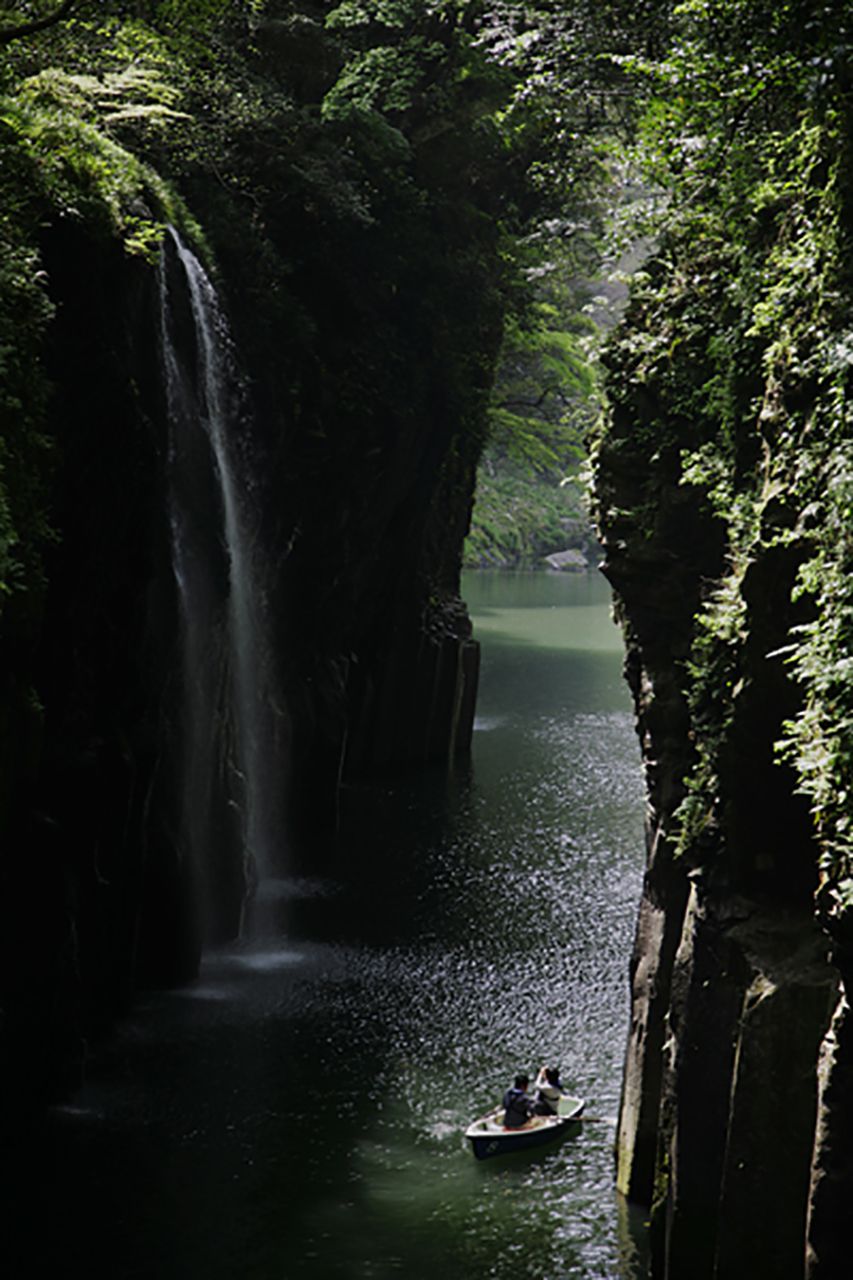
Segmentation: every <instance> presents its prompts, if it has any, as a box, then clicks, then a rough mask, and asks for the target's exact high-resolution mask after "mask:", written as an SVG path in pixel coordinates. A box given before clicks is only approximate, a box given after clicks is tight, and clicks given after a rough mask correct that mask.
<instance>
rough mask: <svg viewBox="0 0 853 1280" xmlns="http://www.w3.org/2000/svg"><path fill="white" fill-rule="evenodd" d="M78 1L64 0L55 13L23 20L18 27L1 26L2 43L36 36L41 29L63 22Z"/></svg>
mask: <svg viewBox="0 0 853 1280" xmlns="http://www.w3.org/2000/svg"><path fill="white" fill-rule="evenodd" d="M76 3H77V0H62V4H61V5H60V6H59V8H58V9H54V11H53V13H48V14H45V16H44V17H43V18H34V19H33V21H32V22H22V23H21V24H20V26H17V27H0V45H3V44H11V42H12V41H13V40H20V39H21V38H22V37H23V36H34V35H35V34H36V33H37V32H39V31H45V30H46V29H47V28H48V27H52V26H54V25H55V24H56V23H57V22H61V21H62V19H63V18H67V17H68V15H69V13H70V12H71V10H72V9H73V8H74V6H75V4H76Z"/></svg>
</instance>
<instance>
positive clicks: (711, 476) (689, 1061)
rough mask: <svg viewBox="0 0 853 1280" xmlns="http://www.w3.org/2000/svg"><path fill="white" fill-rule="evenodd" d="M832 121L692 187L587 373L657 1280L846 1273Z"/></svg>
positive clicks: (638, 1107)
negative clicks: (612, 337) (603, 356)
mask: <svg viewBox="0 0 853 1280" xmlns="http://www.w3.org/2000/svg"><path fill="white" fill-rule="evenodd" d="M847 122H849V109H848V111H847V114H844V113H843V112H841V113H837V112H835V111H832V112H825V104H824V107H823V108H819V109H816V110H814V112H813V113H812V115H811V116H810V118H809V120H808V123H807V124H805V123H802V122H801V127H800V129H799V130H797V129H794V128H793V127H792V128H791V131H790V133H784V132H781V133H780V132H776V133H774V132H773V130H772V126H767V124H766V123H765V125H763V126H762V127H763V128H768V127H769V128H770V134H771V137H770V138H769V140H768V138H767V137H766V136H765V139H764V142H765V145H766V151H765V152H764V153H762V155H761V156H758V155H757V154H756V153H757V152H758V151H760V148H761V143H757V142H756V137H757V134H756V133H755V132H753V133H752V134H751V136H750V138H749V139H748V140H747V138H746V135H745V134H744V136H743V139H742V142H743V148H744V149H743V150H742V151H738V146H739V143H738V142H737V141H735V142H733V143H732V149H731V150H729V152H728V153H727V161H728V163H729V164H730V170H729V172H728V175H727V176H723V177H721V176H720V169H719V167H717V168H716V169H714V166H713V164H711V165H709V167H708V171H709V172H712V173H713V174H714V176H713V178H712V179H711V180H707V178H706V180H705V182H704V185H703V184H702V182H701V181H700V179H699V178H698V177H694V181H693V185H692V186H691V185H690V183H689V182H685V188H686V189H687V194H689V195H690V199H685V203H684V205H683V206H680V205H678V202H677V201H676V207H675V208H674V209H673V211H672V213H671V216H670V219H669V227H668V229H667V231H666V233H665V234H664V235H663V236H662V237H661V239H660V240H659V242H658V244H657V245H656V248H655V251H654V253H653V255H652V256H651V257H650V259H649V261H648V263H647V264H646V267H645V269H644V271H643V272H642V273H641V275H640V277H639V279H638V280H637V281H636V283H635V287H634V291H633V298H632V301H631V303H630V306H629V309H628V312H627V315H626V319H625V323H624V325H623V327H622V331H621V333H620V334H619V336H618V337H617V339H616V341H615V342H614V343H613V344H612V345H611V348H610V351H609V354H608V356H607V362H608V383H609V392H610V399H611V408H610V411H609V415H608V418H607V421H606V424H605V425H604V428H603V431H602V435H601V438H600V441H599V445H598V454H597V461H596V487H597V501H598V510H599V523H600V528H601V532H602V537H603V542H604V549H605V556H606V564H605V572H606V573H607V575H608V576H609V578H610V580H611V582H612V583H613V586H614V588H615V591H616V598H617V609H618V612H619V615H620V617H621V620H622V623H623V626H624V629H625V635H626V642H627V665H626V674H627V677H628V680H629V682H630V685H631V689H632V691H633V695H634V701H635V706H636V712H637V728H638V733H639V737H640V743H641V748H642V752H643V759H644V763H645V770H646V778H647V785H648V796H649V817H648V868H647V873H646V878H645V887H644V894H643V901H642V905H641V909H640V915H639V923H638V929H637V937H636V944H635V949H634V955H633V959H632V965H631V983H632V1016H631V1028H630V1036H629V1044H628V1050H627V1057H626V1067H625V1077H624V1088H623V1096H622V1107H621V1115H620V1120H619V1130H618V1150H617V1177H618V1185H619V1187H620V1189H621V1190H622V1191H623V1192H624V1193H625V1194H626V1195H627V1196H629V1197H630V1198H632V1199H635V1200H638V1201H640V1202H642V1203H645V1204H647V1205H650V1206H651V1222H652V1234H653V1254H654V1274H655V1275H656V1276H659V1277H669V1278H670V1280H681V1278H682V1277H685V1276H688V1275H689V1276H690V1277H708V1280H711V1278H712V1277H715V1278H716V1280H738V1278H739V1277H743V1278H744V1280H747V1277H749V1278H750V1280H754V1277H757V1276H772V1277H774V1280H785V1278H786V1277H791V1280H794V1278H795V1277H796V1278H797V1280H800V1278H801V1277H803V1276H804V1275H807V1276H809V1277H810V1278H811V1280H817V1277H820V1278H821V1280H829V1277H838V1276H841V1275H843V1274H845V1273H846V1270H847V1267H848V1264H847V1263H846V1262H845V1261H844V1252H845V1248H846V1246H845V1244H844V1233H845V1225H844V1218H845V1211H844V1209H843V1204H844V1202H845V1198H846V1197H848V1196H849V1193H850V1186H849V1172H848V1170H849V1167H850V1166H849V1152H850V1149H851V1148H850V1138H851V1132H850V1118H849V1106H848V1105H847V1103H846V1101H845V1098H846V1096H847V1091H846V1088H845V1085H846V1082H847V1081H848V1079H849V1073H850V1069H851V1068H850V1058H849V1053H850V1045H849V1013H848V1004H847V990H848V982H849V978H850V933H849V894H848V888H849V884H850V880H849V874H850V872H849V866H850V862H849V837H848V835H847V831H848V822H849V809H850V805H849V797H848V792H847V788H848V784H849V772H848V770H849V758H850V756H849V750H850V747H849V744H850V727H849V726H850V721H849V719H848V718H847V717H848V715H849V705H850V702H849V686H848V678H847V676H846V672H847V670H848V669H849V663H850V652H851V650H850V633H849V625H848V623H847V622H845V621H843V619H844V618H848V617H849V606H848V604H847V600H848V595H849V585H848V583H849V563H850V562H849V545H850V544H849V539H850V528H851V526H850V508H849V503H848V500H847V498H848V495H849V487H848V481H847V478H846V477H847V474H848V470H847V468H848V462H847V459H849V456H850V447H851V418H850V407H849V406H850V399H849V395H850V368H851V365H850V358H849V347H848V345H847V343H848V338H847V337H846V336H845V335H847V334H848V333H849V315H850V306H851V301H853V293H851V279H850V272H849V263H850V244H849V228H850V226H851V218H850V200H849V194H850V192H849V172H850V162H849V127H848V123H847ZM735 136H736V135H732V137H735ZM770 156H772V160H771V159H770V158H769V157H770ZM691 193H692V194H691ZM681 194H682V195H683V194H685V193H684V192H682V193H681ZM845 1153H847V1154H845Z"/></svg>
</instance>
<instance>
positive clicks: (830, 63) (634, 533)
mask: <svg viewBox="0 0 853 1280" xmlns="http://www.w3.org/2000/svg"><path fill="white" fill-rule="evenodd" d="M674 21H675V23H676V24H677V26H676V30H675V33H674V37H673V40H672V42H671V45H670V48H669V49H668V50H667V51H666V52H665V54H664V56H662V57H660V56H659V57H657V58H637V57H628V58H625V59H623V60H622V65H623V66H626V67H628V66H630V67H631V69H632V70H633V71H635V72H636V73H639V74H642V75H645V76H646V77H647V78H648V82H649V84H650V86H651V88H652V95H653V96H652V101H651V104H650V106H649V108H648V111H647V113H646V116H645V119H644V122H643V128H642V145H643V147H644V148H645V154H646V156H647V158H648V162H649V169H648V172H649V175H650V181H652V182H654V183H657V184H659V185H660V186H661V187H663V188H664V189H665V190H666V192H667V207H666V212H665V215H664V225H663V226H662V227H660V228H659V229H658V236H659V240H658V244H657V247H656V250H655V254H654V256H653V258H652V259H651V261H650V263H649V264H648V267H647V269H646V271H645V272H644V273H642V274H641V276H640V278H639V279H638V280H637V282H636V285H635V288H634V292H633V300H632V302H631V305H630V308H629V312H628V318H627V321H626V324H625V325H624V327H623V329H622V331H621V333H620V334H618V336H617V339H616V342H615V345H614V346H613V348H612V349H611V351H610V353H609V354H608V357H607V362H608V365H609V367H610V375H609V390H610V395H611V399H612V401H613V404H614V410H613V413H612V415H611V424H610V427H609V428H608V432H606V433H605V437H604V441H603V445H602V447H603V449H604V451H605V453H606V451H607V450H610V451H611V456H615V455H614V454H613V451H614V450H621V454H620V456H622V455H624V457H625V458H627V457H628V456H631V457H633V458H634V459H635V460H636V463H637V464H639V463H640V460H641V459H646V460H647V471H646V473H645V474H643V473H640V474H641V476H642V478H641V480H640V482H639V490H640V492H642V493H645V494H648V499H644V501H645V502H646V505H645V506H644V505H643V501H638V502H637V503H636V505H635V506H634V508H633V510H632V511H631V512H628V513H625V512H622V513H619V514H618V516H617V514H616V513H615V512H614V513H611V514H609V515H608V513H607V512H604V513H603V520H604V523H605V525H606V526H609V527H611V528H615V527H616V524H617V522H618V527H619V536H620V537H621V536H629V537H635V538H637V539H638V541H642V540H643V539H657V538H660V537H661V536H666V535H665V534H662V527H663V526H662V522H663V521H664V520H665V515H663V514H661V512H660V511H659V510H658V509H656V507H655V502H654V497H653V494H654V493H655V486H656V485H660V484H661V483H662V482H663V483H665V484H669V483H680V484H681V486H683V487H684V488H685V489H688V488H689V490H690V491H691V492H692V494H693V495H694V501H695V503H696V505H697V507H698V508H699V509H701V510H704V512H705V519H706V521H707V522H708V523H707V526H706V527H708V528H710V527H711V525H712V524H715V527H716V528H718V529H721V530H723V531H724V551H723V557H722V563H721V566H720V568H719V570H718V573H717V576H716V577H715V578H708V579H706V580H705V581H704V583H703V585H702V591H701V600H700V605H699V609H698V612H697V614H696V617H695V619H694V627H693V648H692V653H691V656H690V659H689V661H688V662H687V663H686V664H685V667H684V671H683V690H684V693H685V696H686V698H687V702H688V706H689V710H690V717H691V729H690V733H691V738H692V740H693V742H694V745H695V752H696V763H695V766H694V769H693V772H692V774H691V775H690V776H689V777H688V778H687V779H686V780H685V783H686V799H685V800H684V802H683V804H682V806H681V809H680V813H679V839H680V847H681V849H682V850H683V851H684V852H687V853H689V854H690V855H691V856H692V857H694V858H696V859H701V858H704V857H706V856H709V850H710V849H712V848H713V847H716V850H717V855H718V856H719V855H720V852H721V851H720V847H719V833H718V834H717V836H715V837H713V839H716V840H717V845H716V846H714V845H713V839H712V841H711V843H710V844H709V842H708V840H709V834H710V835H713V829H714V827H715V824H716V817H717V815H718V814H720V813H721V812H725V809H726V805H727V804H728V803H729V801H730V798H731V796H732V795H733V793H734V792H735V791H736V789H737V785H738V778H737V773H738V768H739V763H738V761H737V759H736V758H733V755H732V752H733V748H732V742H733V741H735V740H736V739H737V734H738V732H740V731H741V720H740V714H741V713H740V710H739V708H740V706H741V704H742V703H743V702H744V701H746V702H747V703H748V701H749V697H750V690H751V689H754V688H756V687H765V686H766V687H767V688H771V687H772V688H775V689H778V687H779V686H778V682H777V683H774V682H773V680H771V679H770V677H769V676H768V674H767V673H768V670H769V668H770V666H771V665H773V664H776V665H778V663H779V662H780V660H781V657H782V656H784V657H785V660H786V662H787V666H788V670H789V673H790V677H791V679H792V680H793V681H794V682H795V686H796V691H793V690H792V691H791V693H790V695H789V696H790V698H791V699H793V698H794V697H795V696H797V695H798V696H799V699H800V703H801V710H800V712H799V714H797V715H795V716H793V717H790V718H789V719H788V720H787V723H786V725H785V726H782V725H781V724H780V727H779V735H780V738H781V739H782V742H781V746H780V757H781V761H782V762H784V763H787V764H789V765H792V766H793V768H794V770H795V774H796V777H797V778H798V781H799V785H800V787H801V788H802V790H803V791H804V793H805V794H806V795H808V797H809V798H810V801H811V804H812V810H813V814H814V818H815V830H816V835H817V840H818V843H819V847H820V851H821V852H820V859H821V868H822V873H823V875H824V877H825V881H826V886H827V888H826V892H827V899H828V903H829V907H830V909H837V910H846V909H847V905H846V903H847V899H846V898H845V896H844V893H842V892H841V888H840V886H842V885H845V884H849V883H850V880H851V870H853V839H851V831H852V830H853V829H851V820H853V792H851V790H850V787H849V781H848V780H849V776H850V770H851V765H853V679H851V676H850V672H851V669H853V659H851V654H853V647H851V646H853V625H851V619H853V593H851V588H850V585H849V584H850V581H851V572H850V570H851V568H853V563H851V550H853V532H851V515H850V513H851V510H853V507H851V497H853V490H851V485H850V480H849V476H850V458H851V453H850V450H851V439H853V433H852V432H851V429H852V428H853V413H851V407H850V389H851V386H850V382H851V380H850V373H851V367H853V365H851V359H850V350H851V343H850V326H849V309H850V303H851V292H852V291H851V285H852V284H853V274H851V270H850V266H849V263H850V249H851V244H850V227H851V225H853V219H851V200H850V195H851V188H850V183H849V173H850V165H851V154H850V140H851V107H850V100H849V88H848V72H847V67H846V54H845V48H846V47H849V34H850V30H851V24H853V6H850V5H848V4H845V5H842V6H840V7H839V6H837V5H832V6H830V5H814V4H810V3H809V4H806V3H801V2H799V0H790V2H789V3H783V4H773V5H771V4H764V3H762V4H757V5H755V4H751V3H750V4H747V3H745V2H743V0H690V2H688V3H684V4H680V5H679V6H677V8H676V10H675V11H674ZM631 419H632V426H631V430H630V433H628V432H627V429H623V428H620V431H622V434H619V433H617V432H616V430H615V425H614V424H615V423H616V422H619V423H625V422H627V421H628V420H631ZM620 465H622V466H624V465H625V461H624V460H623V461H622V462H620ZM626 531H627V533H626ZM774 557H775V558H774ZM768 563H773V564H780V565H781V564H785V565H786V566H792V567H789V568H788V569H787V572H789V574H791V575H793V576H792V577H791V578H790V580H789V582H788V587H787V602H785V601H784V600H783V603H782V605H781V607H780V609H779V613H778V616H777V618H776V620H775V623H774V624H772V625H771V622H770V621H769V620H768V618H767V616H766V610H767V605H766V602H763V601H762V599H761V598H760V597H756V595H755V590H754V588H753V587H751V586H750V583H751V581H754V580H755V574H756V571H758V572H759V573H760V572H761V570H762V566H763V565H765V564H768ZM798 563H799V565H800V568H799V573H798V575H797V573H796V566H797V564H798ZM803 617H805V618H806V619H807V620H806V621H803ZM789 627H790V630H788V629H787V628H789ZM774 632H778V635H776V638H775V641H774V640H773V639H771V636H772V635H773V634H774ZM756 634H759V635H761V636H762V637H766V638H767V642H766V647H765V650H764V652H759V653H757V652H756V644H757V643H759V642H758V641H757V640H756ZM771 648H772V649H773V652H769V650H770V649H771ZM744 714H745V715H746V714H749V713H748V712H745V713H744ZM833 895H834V897H833ZM842 899H844V901H842ZM833 902H834V907H833Z"/></svg>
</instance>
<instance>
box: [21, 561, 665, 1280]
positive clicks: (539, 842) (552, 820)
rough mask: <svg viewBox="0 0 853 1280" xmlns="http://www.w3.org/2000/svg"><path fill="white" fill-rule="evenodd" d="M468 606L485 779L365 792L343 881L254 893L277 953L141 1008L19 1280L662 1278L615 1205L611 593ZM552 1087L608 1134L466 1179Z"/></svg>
mask: <svg viewBox="0 0 853 1280" xmlns="http://www.w3.org/2000/svg"><path fill="white" fill-rule="evenodd" d="M465 590H466V595H467V598H468V600H469V601H470V603H471V607H472V612H473V614H474V617H475V625H476V629H477V633H478V635H479V636H480V638H481V640H482V641H483V645H484V669H483V679H482V690H481V697H480V703H479V718H478V722H477V731H476V734H475V746H474V753H473V759H472V762H471V764H470V765H469V766H467V767H466V768H464V769H462V770H460V771H457V772H455V773H453V774H452V775H451V776H449V777H448V776H447V775H446V773H444V772H442V771H440V772H437V773H433V774H430V775H428V776H427V777H425V778H420V779H417V780H414V781H408V782H404V783H398V784H395V785H393V786H391V787H385V788H375V789H370V790H364V789H361V790H354V791H353V792H351V793H350V794H349V796H348V801H347V808H348V810H349V813H350V819H349V821H348V823H347V826H346V832H347V834H346V836H345V838H344V840H343V842H342V848H341V850H340V857H339V860H338V862H337V863H336V865H335V866H334V868H333V869H332V870H331V871H330V873H329V874H328V875H325V876H323V877H320V878H317V877H310V878H298V877H294V878H293V879H291V880H283V881H278V882H274V883H271V884H268V885H267V886H265V895H266V897H267V898H268V900H269V903H271V904H272V908H273V910H274V912H275V913H276V915H277V918H278V920H279V921H280V922H282V923H283V927H284V931H283V933H281V934H280V935H279V936H277V937H270V938H267V939H266V940H265V941H264V942H263V943H262V944H260V945H257V946H256V947H254V948H234V949H232V950H231V951H228V952H223V953H221V954H218V955H215V956H211V957H210V958H209V959H208V960H207V962H206V963H205V965H204V969H203V972H202V974H201V976H200V978H199V981H198V982H197V983H196V984H194V985H193V986H192V987H189V988H187V989H185V990H182V991H179V992H174V993H170V994H166V995H157V996H152V997H150V998H149V999H148V1000H146V1001H145V1002H143V1003H142V1004H141V1005H139V1006H138V1007H137V1009H136V1011H135V1013H134V1015H133V1017H132V1019H131V1020H129V1021H128V1022H127V1024H126V1025H125V1026H124V1027H123V1029H122V1031H121V1033H120V1035H119V1037H118V1038H117V1040H116V1041H115V1043H114V1044H112V1046H111V1047H110V1048H109V1050H108V1051H105V1052H104V1053H103V1054H102V1055H101V1056H100V1058H99V1060H98V1061H97V1063H96V1064H94V1066H93V1073H92V1078H91V1081H90V1084H89V1085H88V1086H87V1088H86V1090H85V1091H84V1093H83V1095H82V1096H81V1097H80V1099H78V1101H77V1103H76V1105H75V1106H74V1107H73V1108H68V1109H66V1110H65V1111H60V1112H58V1113H57V1115H56V1116H55V1117H54V1119H53V1122H52V1123H51V1125H50V1126H49V1127H48V1129H47V1132H46V1134H45V1136H44V1140H43V1145H42V1147H41V1148H40V1159H39V1161H38V1174H37V1177H38V1185H28V1184H27V1183H26V1179H24V1181H23V1185H20V1186H19V1187H18V1189H17V1192H16V1195H17V1199H18V1202H19V1203H18V1208H19V1210H20V1214H19V1219H18V1221H19V1225H21V1224H24V1223H26V1222H28V1221H29V1215H30V1214H32V1212H33V1208H32V1206H33V1204H34V1203H36V1197H38V1202H40V1203H41V1204H42V1205H43V1206H44V1205H45V1204H47V1205H49V1206H50V1221H51V1228H50V1231H47V1232H46V1231H40V1232H33V1233H30V1235H29V1238H28V1239H27V1236H26V1234H24V1237H23V1238H24V1244H23V1251H22V1253H21V1255H20V1256H21V1259H22V1260H23V1261H24V1262H26V1264H27V1269H29V1267H30V1266H31V1265H32V1264H34V1263H36V1262H38V1263H39V1264H41V1265H42V1266H47V1267H48V1268H51V1267H52V1268H54V1269H56V1268H58V1267H59V1266H62V1267H63V1269H65V1268H66V1267H67V1266H68V1264H69V1262H70V1261H71V1260H72V1259H73V1260H74V1261H75V1262H77V1263H79V1264H81V1266H82V1267H83V1269H84V1270H85V1271H86V1274H87V1275H88V1276H89V1277H96V1278H97V1277H100V1276H110V1277H113V1278H114V1280H125V1278H129V1277H137V1276H138V1277H143V1276H145V1277H154V1276H156V1277H158V1280H173V1278H174V1280H178V1278H180V1280H202V1278H204V1280H218V1278H220V1277H222V1278H223V1280H224V1278H225V1277H229V1278H230V1277H240V1278H241V1280H242V1278H243V1277H251V1278H254V1280H303V1278H304V1280H360V1278H362V1277H365V1278H367V1277H375V1278H377V1280H385V1278H386V1277H389V1278H390V1277H397V1276H406V1277H412V1278H414V1280H420V1277H432V1276H443V1277H444V1280H455V1278H456V1277H460V1278H467V1277H470V1278H471V1280H479V1278H480V1277H484V1278H485V1277H494V1278H496V1280H519V1278H521V1277H529V1278H531V1280H558V1278H559V1280H569V1278H577V1280H580V1278H581V1277H583V1278H587V1277H609V1278H614V1280H615V1278H617V1277H618V1280H638V1278H639V1277H640V1276H642V1275H643V1274H644V1271H643V1268H642V1263H641V1261H640V1259H639V1257H638V1256H637V1253H636V1246H635V1243H634V1239H633V1236H632V1231H631V1228H632V1226H633V1223H631V1222H630V1221H629V1219H628V1215H627V1212H626V1210H625V1209H624V1206H622V1205H621V1204H620V1202H619V1201H618V1199H617V1197H616V1195H615V1193H614V1191H613V1187H612V1144H613V1134H614V1123H615V1117H616V1109H617V1106H618V1092H619V1083H620V1073H621V1058H622V1052H623V1048H624V1041H625V1035H626V1027H627V1021H626V1020H627V961H628V955H629V952H630V945H631V938H632V931H633V922H634V914H635V910H636V902H637V899H638V896H639V888H640V878H641V864H642V803H643V802H642V792H641V783H640V777H639V766H638V760H637V748H636V741H635V737H634V733H633V728H632V724H631V719H630V715H629V710H628V699H627V694H626V691H625V688H624V686H623V683H622V680H621V677H620V665H621V656H620V641H619V636H618V633H617V631H616V629H615V627H614V626H613V624H612V623H611V622H610V619H609V607H608V597H607V589H606V585H605V584H604V582H603V580H601V579H600V578H598V577H597V576H593V577H590V578H587V577H586V576H584V577H577V578H575V577H568V576H556V575H554V576H551V575H492V574H479V575H471V576H469V578H468V580H467V581H466V585H465ZM546 1060H547V1061H549V1062H552V1061H556V1062H559V1063H560V1065H561V1067H562V1072H563V1077H564V1080H565V1081H566V1082H567V1083H568V1084H569V1085H570V1086H571V1088H572V1090H573V1092H577V1093H581V1094H583V1095H584V1096H585V1097H586V1098H587V1099H588V1103H587V1111H588V1115H589V1119H588V1120H587V1121H585V1123H584V1124H583V1126H582V1127H581V1129H580V1132H579V1133H577V1134H576V1135H574V1136H570V1137H568V1138H565V1139H563V1140H562V1141H560V1142H558V1143H557V1144H556V1145H551V1146H549V1147H546V1148H544V1149H542V1150H541V1151H540V1152H538V1153H536V1152H534V1153H530V1154H527V1155H525V1154H519V1155H517V1156H513V1157H508V1158H503V1159H495V1160H491V1161H485V1162H476V1161H475V1160H474V1159H473V1157H472V1155H471V1154H470V1152H469V1151H468V1150H466V1148H465V1143H464V1139H463V1137H462V1131H463V1130H464V1127H465V1125H466V1124H467V1123H468V1122H469V1120H470V1119H472V1118H473V1117H474V1116H476V1115H477V1114H480V1113H482V1112H483V1111H485V1110H486V1109H487V1108H489V1107H490V1106H491V1105H492V1104H493V1103H494V1102H495V1101H496V1100H497V1099H498V1098H499V1096H500V1094H501V1092H502V1091H503V1089H504V1088H505V1087H506V1085H507V1083H508V1082H509V1080H510V1077H511V1076H512V1074H514V1072H515V1071H516V1070H518V1069H520V1068H527V1069H528V1070H531V1071H532V1070H534V1069H535V1068H536V1067H538V1066H539V1065H540V1063H542V1062H544V1061H546ZM13 1208H14V1206H13ZM34 1221H35V1219H34ZM14 1274H15V1275H16V1276H17V1275H18V1274H24V1271H23V1270H20V1271H16V1272H14Z"/></svg>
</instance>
